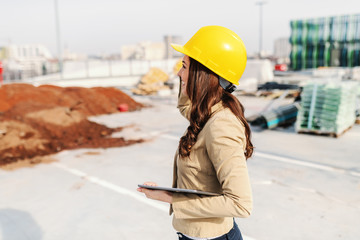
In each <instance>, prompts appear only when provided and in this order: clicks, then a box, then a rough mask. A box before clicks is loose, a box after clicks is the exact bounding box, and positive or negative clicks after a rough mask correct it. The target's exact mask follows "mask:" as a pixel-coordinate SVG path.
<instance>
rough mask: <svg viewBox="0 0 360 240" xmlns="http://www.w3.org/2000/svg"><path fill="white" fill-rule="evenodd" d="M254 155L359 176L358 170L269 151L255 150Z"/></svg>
mask: <svg viewBox="0 0 360 240" xmlns="http://www.w3.org/2000/svg"><path fill="white" fill-rule="evenodd" d="M255 156H259V157H262V158H266V159H270V160H275V161H279V162H285V163H290V164H295V165H300V166H304V167H309V168H314V169H320V170H323V171H328V172H336V173H343V174H350V175H353V176H356V177H360V173H359V172H356V171H348V170H346V169H343V168H337V167H332V166H326V165H323V164H319V163H311V162H305V161H301V160H296V159H293V158H288V157H281V156H277V155H273V154H269V153H262V152H258V151H256V153H255Z"/></svg>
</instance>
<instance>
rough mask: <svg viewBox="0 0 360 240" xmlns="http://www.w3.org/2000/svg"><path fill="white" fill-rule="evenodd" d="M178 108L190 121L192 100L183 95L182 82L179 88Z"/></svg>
mask: <svg viewBox="0 0 360 240" xmlns="http://www.w3.org/2000/svg"><path fill="white" fill-rule="evenodd" d="M177 108H178V109H179V111H180V113H181V115H183V116H184V117H185V118H186V119H187V120H189V119H190V109H191V108H190V99H189V97H188V96H186V95H184V94H182V93H181V82H180V87H179V95H178V104H177Z"/></svg>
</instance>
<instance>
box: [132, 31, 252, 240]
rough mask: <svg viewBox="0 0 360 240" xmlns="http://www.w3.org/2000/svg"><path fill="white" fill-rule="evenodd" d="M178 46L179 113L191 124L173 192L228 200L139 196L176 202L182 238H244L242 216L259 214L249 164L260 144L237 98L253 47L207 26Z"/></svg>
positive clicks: (180, 153)
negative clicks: (255, 141)
mask: <svg viewBox="0 0 360 240" xmlns="http://www.w3.org/2000/svg"><path fill="white" fill-rule="evenodd" d="M172 46H173V48H174V49H175V50H177V51H179V52H181V53H183V54H184V55H185V56H184V58H183V61H182V63H183V65H182V68H181V69H180V71H179V73H178V76H179V77H180V82H181V84H180V91H179V99H178V108H179V110H180V112H181V114H182V115H184V116H185V117H186V118H187V119H188V120H189V122H190V124H189V127H188V128H187V131H186V132H185V134H184V136H182V137H181V139H180V142H179V147H178V149H177V152H176V155H175V161H174V173H173V174H174V179H173V187H177V188H185V189H196V190H201V191H207V192H214V193H219V194H220V195H219V196H205V195H196V194H184V193H171V192H167V191H159V190H148V189H145V188H139V189H138V191H140V192H143V193H145V194H146V196H147V197H148V198H151V199H155V200H159V201H163V202H168V203H170V204H171V205H170V214H172V213H174V216H173V226H174V228H175V230H177V231H178V234H179V239H217V240H220V239H234V240H235V239H236V240H238V239H242V237H241V233H240V230H239V228H238V226H237V225H236V223H235V221H234V217H248V216H249V215H250V212H251V210H252V193H251V187H250V181H249V177H248V170H247V166H246V159H247V158H249V157H251V155H252V152H253V145H252V143H251V141H250V128H249V125H248V123H247V122H246V119H245V117H244V109H243V106H242V105H241V103H240V102H239V101H238V100H237V98H236V97H234V96H233V95H232V94H231V92H232V91H233V90H234V88H235V86H234V84H236V85H238V81H239V79H240V77H241V75H242V73H243V72H244V69H245V65H246V50H245V46H244V44H243V42H242V41H241V39H240V38H239V36H237V35H236V34H235V33H234V32H232V31H231V30H229V29H227V28H224V27H220V26H207V27H203V28H201V29H200V30H199V31H198V32H197V33H196V34H195V35H194V36H193V37H192V38H191V39H190V40H189V41H188V42H187V43H186V44H185V45H184V46H180V45H175V44H173V45H172ZM144 184H145V185H156V184H155V183H151V182H147V183H144Z"/></svg>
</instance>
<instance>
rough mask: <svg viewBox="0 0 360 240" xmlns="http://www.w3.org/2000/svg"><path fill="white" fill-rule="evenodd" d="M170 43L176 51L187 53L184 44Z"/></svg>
mask: <svg viewBox="0 0 360 240" xmlns="http://www.w3.org/2000/svg"><path fill="white" fill-rule="evenodd" d="M170 45H171V47H172V48H173V49H174V50H175V51H177V52H181V53H183V54H185V55H187V53H186V50H185V48H184V46H181V45H179V44H175V43H171V44H170Z"/></svg>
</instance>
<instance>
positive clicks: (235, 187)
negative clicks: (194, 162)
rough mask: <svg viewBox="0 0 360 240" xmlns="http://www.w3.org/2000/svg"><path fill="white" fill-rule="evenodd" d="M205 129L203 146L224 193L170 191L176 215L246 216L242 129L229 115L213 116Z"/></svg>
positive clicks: (247, 188)
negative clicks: (207, 129)
mask: <svg viewBox="0 0 360 240" xmlns="http://www.w3.org/2000/svg"><path fill="white" fill-rule="evenodd" d="M209 127H210V129H209V131H208V132H207V133H206V134H207V135H206V149H207V153H208V155H209V158H210V160H211V162H212V164H213V166H214V169H215V171H216V175H217V178H218V181H219V183H220V184H221V187H222V191H223V194H222V195H221V196H211V197H208V196H207V197H205V196H198V195H195V194H181V193H175V194H173V203H172V208H173V211H174V214H175V217H176V218H180V219H181V218H184V219H185V218H211V217H248V216H249V215H250V213H251V210H252V193H251V186H250V181H249V176H248V170H247V166H246V159H245V155H244V148H243V147H244V144H245V133H244V127H243V125H242V124H241V123H240V121H239V120H238V119H237V118H236V117H235V116H234V115H232V116H231V117H229V116H223V117H220V118H217V119H215V120H214V121H213V122H212V123H211V125H210V126H209Z"/></svg>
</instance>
